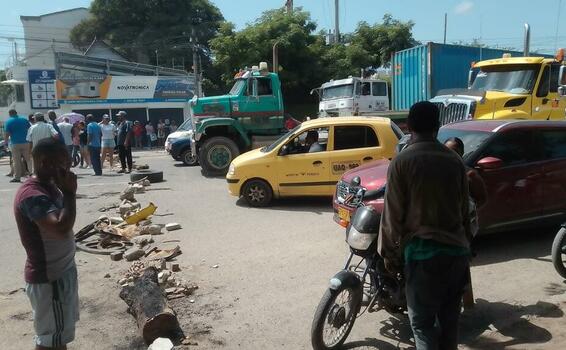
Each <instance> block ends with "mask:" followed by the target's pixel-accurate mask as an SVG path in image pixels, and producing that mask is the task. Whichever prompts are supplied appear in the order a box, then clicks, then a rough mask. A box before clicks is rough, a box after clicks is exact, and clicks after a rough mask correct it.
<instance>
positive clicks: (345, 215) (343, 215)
mask: <svg viewBox="0 0 566 350" xmlns="http://www.w3.org/2000/svg"><path fill="white" fill-rule="evenodd" d="M338 217H339V218H340V219H342V220H344V221H346V222H350V212H349V211H348V210H346V209H344V208H338Z"/></svg>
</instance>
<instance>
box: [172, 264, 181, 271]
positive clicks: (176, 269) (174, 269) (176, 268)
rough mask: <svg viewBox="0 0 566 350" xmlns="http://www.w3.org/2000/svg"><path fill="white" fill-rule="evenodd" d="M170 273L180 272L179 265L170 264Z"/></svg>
mask: <svg viewBox="0 0 566 350" xmlns="http://www.w3.org/2000/svg"><path fill="white" fill-rule="evenodd" d="M171 271H173V272H179V271H181V267H180V266H179V264H177V263H172V264H171Z"/></svg>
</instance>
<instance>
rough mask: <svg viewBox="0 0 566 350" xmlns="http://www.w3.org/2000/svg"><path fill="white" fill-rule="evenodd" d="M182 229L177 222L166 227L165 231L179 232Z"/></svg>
mask: <svg viewBox="0 0 566 350" xmlns="http://www.w3.org/2000/svg"><path fill="white" fill-rule="evenodd" d="M180 228H181V224H179V223H177V222H171V223H169V224H167V225H165V229H166V230H167V231H173V230H179V229H180Z"/></svg>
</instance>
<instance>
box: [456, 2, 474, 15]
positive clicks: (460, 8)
mask: <svg viewBox="0 0 566 350" xmlns="http://www.w3.org/2000/svg"><path fill="white" fill-rule="evenodd" d="M473 8H474V3H473V2H471V1H467V0H464V1H462V2H461V3H459V4H458V5H456V8H454V12H456V14H458V15H464V14H466V13H469V12H470V11H472V9H473Z"/></svg>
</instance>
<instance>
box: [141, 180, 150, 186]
mask: <svg viewBox="0 0 566 350" xmlns="http://www.w3.org/2000/svg"><path fill="white" fill-rule="evenodd" d="M143 185H144V186H151V182H150V181H149V180H148V179H145V180H143Z"/></svg>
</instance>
